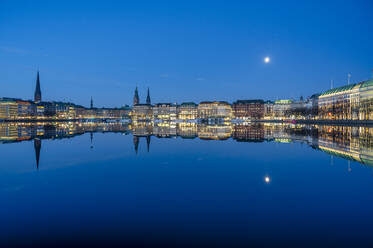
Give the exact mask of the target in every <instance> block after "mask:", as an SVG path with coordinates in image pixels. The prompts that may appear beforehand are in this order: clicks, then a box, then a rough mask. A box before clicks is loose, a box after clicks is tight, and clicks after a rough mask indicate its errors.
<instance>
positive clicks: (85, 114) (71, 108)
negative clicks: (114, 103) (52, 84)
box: [0, 98, 130, 120]
mask: <svg viewBox="0 0 373 248" xmlns="http://www.w3.org/2000/svg"><path fill="white" fill-rule="evenodd" d="M129 112H130V108H129V107H122V108H85V107H83V106H80V105H76V104H73V103H65V102H33V101H25V100H21V99H16V98H0V120H43V119H45V120H75V119H91V118H94V119H97V118H100V119H120V118H125V117H128V114H129Z"/></svg>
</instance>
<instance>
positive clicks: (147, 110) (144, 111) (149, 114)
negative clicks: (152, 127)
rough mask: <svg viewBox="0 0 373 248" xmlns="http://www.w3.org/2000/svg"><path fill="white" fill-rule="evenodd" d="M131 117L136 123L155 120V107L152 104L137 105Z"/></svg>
mask: <svg viewBox="0 0 373 248" xmlns="http://www.w3.org/2000/svg"><path fill="white" fill-rule="evenodd" d="M130 116H131V118H132V120H134V121H150V120H152V118H153V107H152V105H150V104H136V105H135V106H133V108H132V111H131V113H130Z"/></svg>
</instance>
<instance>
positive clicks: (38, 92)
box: [34, 70, 41, 103]
mask: <svg viewBox="0 0 373 248" xmlns="http://www.w3.org/2000/svg"><path fill="white" fill-rule="evenodd" d="M34 101H35V102H36V103H39V102H41V90H40V78H39V70H38V73H37V75H36V88H35V95H34Z"/></svg>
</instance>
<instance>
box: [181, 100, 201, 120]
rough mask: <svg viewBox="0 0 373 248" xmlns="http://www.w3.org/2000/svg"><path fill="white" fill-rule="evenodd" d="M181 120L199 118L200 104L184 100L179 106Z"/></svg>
mask: <svg viewBox="0 0 373 248" xmlns="http://www.w3.org/2000/svg"><path fill="white" fill-rule="evenodd" d="M177 118H178V119H179V120H195V119H197V118H198V105H197V104H195V103H194V102H184V103H182V104H180V105H179V106H177Z"/></svg>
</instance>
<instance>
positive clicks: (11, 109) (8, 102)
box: [0, 98, 18, 120]
mask: <svg viewBox="0 0 373 248" xmlns="http://www.w3.org/2000/svg"><path fill="white" fill-rule="evenodd" d="M17 117H18V103H17V101H16V100H15V99H11V98H1V99H0V118H1V119H7V120H13V119H17Z"/></svg>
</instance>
